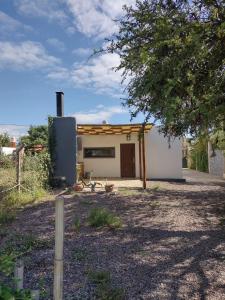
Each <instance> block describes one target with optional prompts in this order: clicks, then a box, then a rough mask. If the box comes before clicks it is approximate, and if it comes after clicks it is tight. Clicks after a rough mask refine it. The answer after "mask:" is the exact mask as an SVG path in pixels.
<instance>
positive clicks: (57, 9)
mask: <svg viewBox="0 0 225 300" xmlns="http://www.w3.org/2000/svg"><path fill="white" fill-rule="evenodd" d="M135 2H136V1H135V0H54V1H52V0H32V1H31V0H15V3H16V7H17V9H18V11H19V12H20V13H22V14H24V15H27V16H30V17H45V18H46V19H48V20H49V21H50V22H52V21H57V22H58V23H59V24H61V25H63V26H64V27H65V30H66V32H67V33H68V34H73V33H74V32H75V31H76V30H78V31H79V32H81V33H83V34H85V35H86V36H87V37H94V38H96V39H102V38H105V37H109V36H111V35H112V34H113V33H115V32H117V30H118V26H117V24H116V23H115V22H114V20H115V19H118V18H119V17H120V16H121V15H122V13H123V10H122V7H123V5H125V4H126V5H128V6H129V5H134V4H135Z"/></svg>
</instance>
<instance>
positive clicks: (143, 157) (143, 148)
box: [142, 125, 146, 189]
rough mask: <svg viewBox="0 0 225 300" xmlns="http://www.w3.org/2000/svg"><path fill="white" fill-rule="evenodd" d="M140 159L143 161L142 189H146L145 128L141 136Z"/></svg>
mask: <svg viewBox="0 0 225 300" xmlns="http://www.w3.org/2000/svg"><path fill="white" fill-rule="evenodd" d="M142 159H143V189H146V165H145V126H144V125H143V134H142Z"/></svg>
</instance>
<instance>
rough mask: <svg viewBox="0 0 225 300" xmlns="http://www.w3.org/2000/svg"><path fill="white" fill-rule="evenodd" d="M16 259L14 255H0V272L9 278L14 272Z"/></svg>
mask: <svg viewBox="0 0 225 300" xmlns="http://www.w3.org/2000/svg"><path fill="white" fill-rule="evenodd" d="M14 261H15V258H14V256H13V255H12V254H10V255H7V254H2V255H0V270H1V272H2V273H3V274H5V275H6V276H9V275H11V274H12V272H13V268H14V265H15V263H14Z"/></svg>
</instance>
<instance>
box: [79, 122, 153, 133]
mask: <svg viewBox="0 0 225 300" xmlns="http://www.w3.org/2000/svg"><path fill="white" fill-rule="evenodd" d="M142 128H143V125H142V124H121V125H118V124H117V125H110V124H107V125H105V124H102V125H100V124H96V125H95V124H91V125H90V124H84V125H82V124H78V125H77V134H78V135H99V134H101V135H103V134H108V135H109V134H111V135H113V134H117V135H118V134H130V133H139V132H140V131H141V130H142ZM151 128H152V124H146V125H145V132H147V131H148V130H150V129H151Z"/></svg>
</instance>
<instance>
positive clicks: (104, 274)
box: [88, 270, 110, 284]
mask: <svg viewBox="0 0 225 300" xmlns="http://www.w3.org/2000/svg"><path fill="white" fill-rule="evenodd" d="M88 277H89V279H90V280H91V281H92V282H93V283H95V284H100V283H101V284H106V283H109V282H110V272H109V271H104V270H103V271H90V272H89V274H88Z"/></svg>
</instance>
